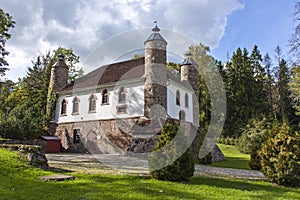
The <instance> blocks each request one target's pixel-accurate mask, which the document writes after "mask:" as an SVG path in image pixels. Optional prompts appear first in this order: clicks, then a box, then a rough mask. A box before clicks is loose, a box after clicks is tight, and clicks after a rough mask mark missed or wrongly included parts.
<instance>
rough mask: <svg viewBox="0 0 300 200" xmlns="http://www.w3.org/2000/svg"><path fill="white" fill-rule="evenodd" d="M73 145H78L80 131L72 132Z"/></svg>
mask: <svg viewBox="0 0 300 200" xmlns="http://www.w3.org/2000/svg"><path fill="white" fill-rule="evenodd" d="M73 143H74V144H78V143H80V129H74V130H73Z"/></svg>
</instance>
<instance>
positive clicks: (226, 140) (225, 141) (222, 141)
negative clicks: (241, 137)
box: [218, 136, 236, 145]
mask: <svg viewBox="0 0 300 200" xmlns="http://www.w3.org/2000/svg"><path fill="white" fill-rule="evenodd" d="M218 143H220V144H226V145H235V144H236V138H233V137H223V136H221V137H219V138H218Z"/></svg>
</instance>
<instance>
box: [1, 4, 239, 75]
mask: <svg viewBox="0 0 300 200" xmlns="http://www.w3.org/2000/svg"><path fill="white" fill-rule="evenodd" d="M0 4H1V5H2V8H3V9H4V10H5V11H6V12H9V13H10V14H11V15H12V16H13V18H14V19H15V21H16V27H15V29H14V30H13V32H12V39H11V40H10V41H9V42H8V43H7V49H8V50H9V51H10V52H11V54H10V55H9V56H8V57H7V61H8V62H9V64H10V68H12V70H11V71H12V72H10V73H9V75H10V76H11V74H13V70H14V69H16V68H24V70H25V65H28V64H30V61H31V60H32V59H33V58H34V57H35V56H36V55H37V52H38V51H45V50H47V49H48V50H49V49H55V48H56V47H57V46H63V47H67V48H72V49H73V50H74V51H75V53H77V54H79V55H80V57H81V58H82V59H84V57H85V56H86V55H87V54H88V52H89V51H90V50H91V49H92V48H93V47H95V46H96V45H97V44H99V43H100V42H103V41H104V40H106V39H108V38H109V37H112V36H114V35H115V34H119V33H120V32H123V31H128V30H132V29H136V28H145V27H151V26H153V21H154V20H157V21H158V25H159V26H160V27H161V28H167V29H170V30H175V31H178V32H181V33H184V34H186V35H188V36H189V37H191V38H193V39H194V40H196V41H199V42H203V43H205V44H207V45H209V46H211V47H212V48H213V47H217V46H218V44H219V42H220V40H221V39H222V37H223V35H224V34H225V28H226V25H227V16H228V15H230V13H232V12H234V11H236V10H239V9H242V8H243V5H242V4H241V3H240V2H239V1H238V0H222V1H219V0H185V1H182V0H164V1H159V0H143V1H139V0H127V1H125V0H113V1H98V0H78V1H69V0H68V1H59V0H53V1H35V0H28V1H21V0H12V1H5V0H0ZM149 34H150V33H149ZM145 39H146V38H145ZM16 72H17V70H16ZM16 76H17V75H16ZM9 78H12V79H14V80H16V78H14V77H9Z"/></svg>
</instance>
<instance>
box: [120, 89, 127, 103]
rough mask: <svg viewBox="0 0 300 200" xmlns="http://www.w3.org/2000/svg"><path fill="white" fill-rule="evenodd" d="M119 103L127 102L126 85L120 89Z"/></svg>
mask: <svg viewBox="0 0 300 200" xmlns="http://www.w3.org/2000/svg"><path fill="white" fill-rule="evenodd" d="M119 103H126V90H125V88H124V87H121V88H120V89H119Z"/></svg>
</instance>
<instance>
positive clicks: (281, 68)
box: [275, 46, 295, 120]
mask: <svg viewBox="0 0 300 200" xmlns="http://www.w3.org/2000/svg"><path fill="white" fill-rule="evenodd" d="M275 58H276V59H277V62H278V65H277V67H276V72H275V76H276V84H275V87H276V92H277V94H276V96H277V108H278V110H277V117H278V118H280V119H283V118H287V119H288V120H293V119H294V117H295V116H294V114H295V112H294V110H293V106H292V98H291V92H290V90H289V86H288V85H289V82H290V78H291V77H290V71H289V68H288V64H287V61H286V60H285V59H284V58H283V56H282V50H281V48H280V47H279V46H277V47H276V48H275Z"/></svg>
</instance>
